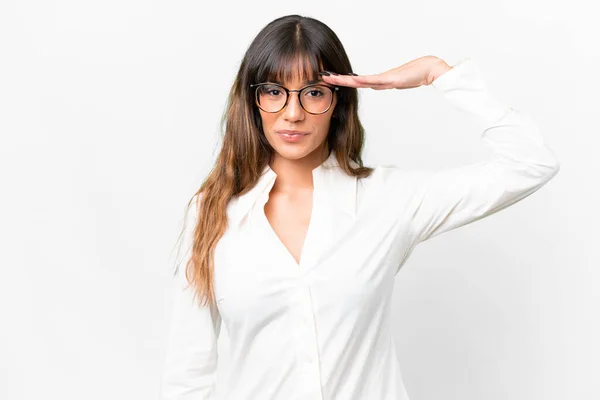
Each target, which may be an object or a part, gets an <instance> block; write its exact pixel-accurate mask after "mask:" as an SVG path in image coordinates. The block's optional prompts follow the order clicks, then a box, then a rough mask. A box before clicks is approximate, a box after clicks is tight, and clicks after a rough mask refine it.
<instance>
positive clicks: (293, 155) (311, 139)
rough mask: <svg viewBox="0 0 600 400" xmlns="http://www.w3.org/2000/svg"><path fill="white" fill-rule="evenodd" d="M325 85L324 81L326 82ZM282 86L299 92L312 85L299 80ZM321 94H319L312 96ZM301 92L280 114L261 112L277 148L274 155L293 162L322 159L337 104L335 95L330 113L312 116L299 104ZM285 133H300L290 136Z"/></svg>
mask: <svg viewBox="0 0 600 400" xmlns="http://www.w3.org/2000/svg"><path fill="white" fill-rule="evenodd" d="M323 83H324V82H323ZM281 84H282V86H284V87H286V88H288V89H290V90H297V89H301V88H303V87H304V86H306V85H307V84H308V83H307V82H303V81H301V80H300V79H299V78H295V79H294V81H290V82H283V83H281ZM314 94H317V92H314V93H310V94H309V95H314ZM298 95H299V92H291V93H290V94H289V99H288V102H287V105H286V106H285V107H284V108H283V110H281V111H279V112H276V113H268V112H264V111H263V110H260V109H259V111H260V116H261V119H262V126H263V131H264V134H265V136H266V138H267V140H268V142H269V144H270V145H271V146H272V147H273V149H274V150H275V152H276V153H277V154H275V155H274V156H276V157H283V158H286V159H290V160H299V159H301V158H304V157H307V156H308V155H310V154H312V155H313V156H316V157H321V154H322V153H321V151H323V147H324V146H325V143H326V140H325V139H326V138H327V134H328V132H329V126H330V122H331V115H332V113H333V111H334V109H335V106H336V104H337V95H336V94H335V91H334V92H333V103H332V104H331V107H329V110H327V112H325V113H323V114H318V115H315V114H310V113H308V112H307V111H305V110H304V109H303V108H302V107H301V106H300V103H299V101H298ZM282 130H294V131H299V132H300V134H298V135H295V136H293V137H286V136H285V134H284V133H282V132H280V131H282Z"/></svg>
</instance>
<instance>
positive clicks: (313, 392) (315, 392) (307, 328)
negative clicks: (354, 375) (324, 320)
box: [297, 285, 323, 400]
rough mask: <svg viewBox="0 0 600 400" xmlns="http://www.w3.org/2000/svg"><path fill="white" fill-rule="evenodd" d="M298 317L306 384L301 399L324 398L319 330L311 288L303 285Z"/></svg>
mask: <svg viewBox="0 0 600 400" xmlns="http://www.w3.org/2000/svg"><path fill="white" fill-rule="evenodd" d="M299 292H300V293H299V295H300V296H299V300H298V303H297V305H298V317H299V319H300V321H301V325H300V327H301V328H302V329H301V334H300V335H299V337H298V338H299V339H300V343H299V347H298V348H299V350H300V353H301V356H302V357H301V360H302V361H303V365H302V373H303V376H304V380H305V384H304V385H303V387H302V389H303V390H304V392H303V394H302V396H300V397H299V398H300V399H306V400H313V399H314V400H322V398H323V397H322V391H321V372H320V367H319V354H318V344H317V330H316V326H315V320H314V314H313V307H312V299H311V294H310V288H309V287H308V286H307V285H302V286H301V287H300V288H299Z"/></svg>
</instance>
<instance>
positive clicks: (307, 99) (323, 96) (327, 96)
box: [300, 85, 333, 114]
mask: <svg viewBox="0 0 600 400" xmlns="http://www.w3.org/2000/svg"><path fill="white" fill-rule="evenodd" d="M300 96H301V98H302V105H303V106H304V109H305V110H306V111H308V112H309V113H314V114H320V113H322V112H325V110H327V108H328V107H329V106H330V105H331V99H332V97H333V93H332V91H331V89H330V88H329V87H327V86H323V85H313V86H309V87H307V88H305V89H304V90H302V92H300Z"/></svg>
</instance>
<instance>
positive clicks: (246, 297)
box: [214, 215, 406, 323]
mask: <svg viewBox="0 0 600 400" xmlns="http://www.w3.org/2000/svg"><path fill="white" fill-rule="evenodd" d="M316 217H319V216H318V215H317V216H316ZM267 223H268V222H267ZM405 237H406V226H405V225H404V224H402V223H398V221H393V220H390V219H386V218H378V217H374V216H369V215H364V216H362V217H358V218H355V219H342V218H341V217H339V216H338V217H335V218H334V219H327V218H320V219H318V220H317V219H315V220H313V221H312V226H311V227H310V228H309V230H308V232H307V235H306V239H305V241H306V243H305V248H304V249H303V254H302V259H301V262H300V264H298V263H297V262H296V261H295V260H294V258H293V257H292V255H291V254H290V253H289V251H288V250H287V249H286V248H285V246H284V245H283V244H282V243H281V241H279V240H278V238H277V236H276V235H275V234H274V233H273V231H271V232H269V227H268V225H266V224H263V225H261V224H256V223H255V224H249V225H247V226H244V227H243V228H242V229H239V230H236V231H235V232H233V231H228V232H227V233H226V235H224V236H223V237H222V238H221V240H220V241H219V243H218V244H217V247H216V249H215V258H214V262H215V263H214V266H215V267H214V268H215V274H214V285H215V294H216V299H217V304H218V307H219V310H220V312H221V314H222V316H223V318H224V320H225V321H226V323H234V322H235V321H239V320H246V319H247V318H249V316H252V318H254V319H255V320H257V321H261V320H263V321H266V320H270V319H272V318H273V317H276V316H277V315H281V314H284V313H285V312H286V308H287V307H288V306H289V304H291V302H293V299H295V298H297V296H298V295H299V293H302V292H303V291H305V290H306V288H307V287H310V291H311V292H313V293H315V294H317V296H318V298H319V299H321V301H320V305H321V306H322V307H340V309H342V308H348V307H349V305H353V306H355V307H361V306H364V307H368V306H369V304H370V302H372V301H374V299H379V298H381V295H382V291H387V290H390V288H391V286H392V285H391V283H392V282H393V280H394V274H395V271H396V268H395V267H396V266H397V265H398V264H397V263H398V262H400V257H401V255H402V254H403V253H404V250H405V243H406V240H405ZM304 261H305V262H304ZM342 305H343V307H342Z"/></svg>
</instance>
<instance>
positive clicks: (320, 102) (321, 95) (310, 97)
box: [250, 82, 339, 114]
mask: <svg viewBox="0 0 600 400" xmlns="http://www.w3.org/2000/svg"><path fill="white" fill-rule="evenodd" d="M250 87H254V88H256V90H255V101H256V105H257V106H258V107H259V108H260V109H261V110H263V111H264V112H268V113H276V112H279V111H281V110H283V108H284V107H285V106H286V105H287V102H288V99H289V98H290V92H298V101H299V102H300V106H301V107H302V108H303V109H304V110H305V111H306V112H307V113H309V114H323V113H326V112H327V111H328V110H329V108H330V107H331V104H333V93H334V91H338V90H339V88H338V87H337V86H333V87H332V86H327V85H322V84H312V85H308V86H304V87H303V88H301V89H298V90H290V89H287V88H285V87H283V86H281V85H278V84H276V83H271V82H265V83H256V84H253V85H250Z"/></svg>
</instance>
